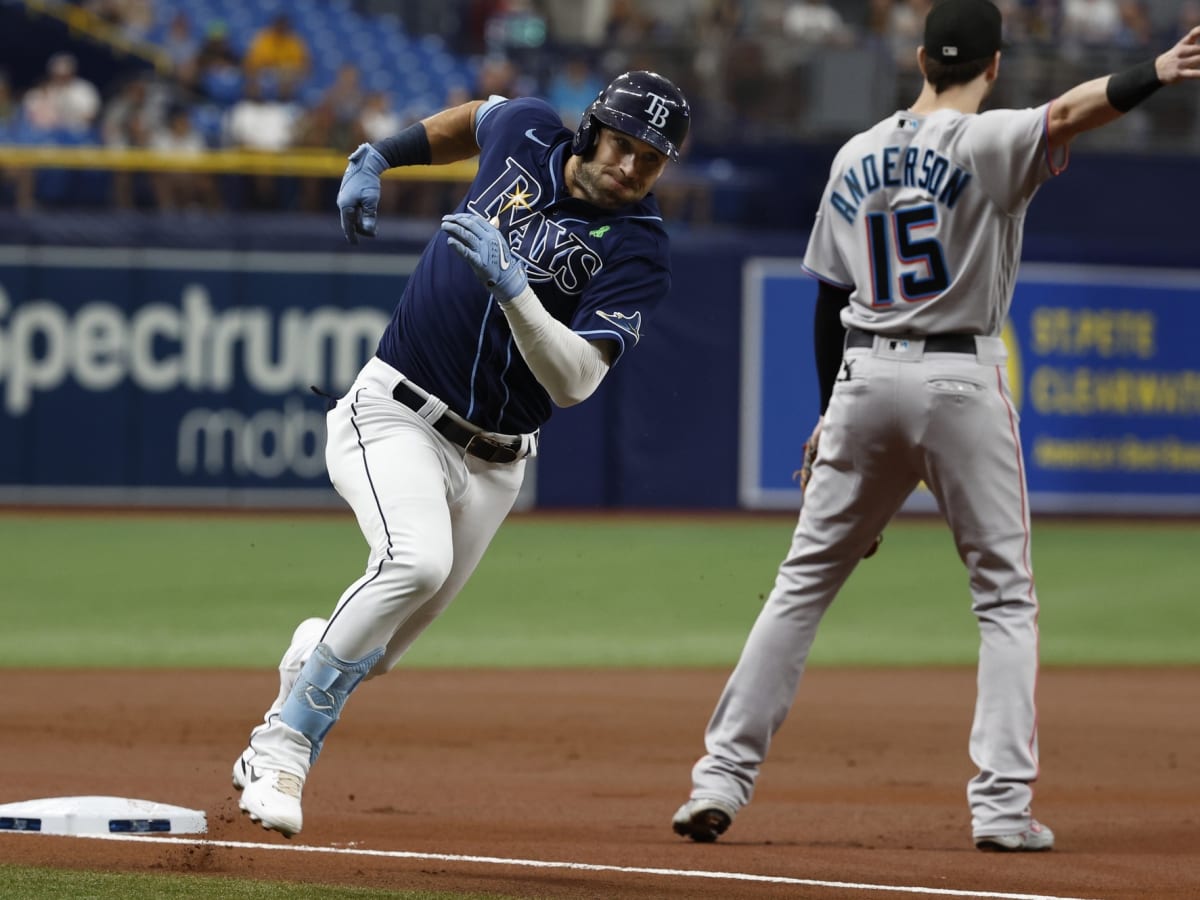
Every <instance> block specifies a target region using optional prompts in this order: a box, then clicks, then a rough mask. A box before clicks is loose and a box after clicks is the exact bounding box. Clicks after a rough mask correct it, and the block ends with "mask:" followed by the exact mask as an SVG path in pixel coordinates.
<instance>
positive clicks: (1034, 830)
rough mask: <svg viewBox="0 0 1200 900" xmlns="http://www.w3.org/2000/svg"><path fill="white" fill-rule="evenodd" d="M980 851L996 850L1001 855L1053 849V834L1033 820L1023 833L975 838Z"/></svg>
mask: <svg viewBox="0 0 1200 900" xmlns="http://www.w3.org/2000/svg"><path fill="white" fill-rule="evenodd" d="M975 846H976V847H978V848H979V849H980V850H998V851H1000V852H1001V853H1021V852H1024V853H1029V852H1036V851H1039V850H1053V849H1054V832H1053V831H1051V830H1050V829H1049V828H1047V827H1046V826H1045V825H1043V824H1042V823H1041V822H1039V821H1038V820H1037V819H1033V820H1032V821H1031V822H1030V823H1029V827H1028V828H1027V829H1026V830H1025V831H1018V832H1015V833H1013V834H987V835H983V836H982V837H977V838H975Z"/></svg>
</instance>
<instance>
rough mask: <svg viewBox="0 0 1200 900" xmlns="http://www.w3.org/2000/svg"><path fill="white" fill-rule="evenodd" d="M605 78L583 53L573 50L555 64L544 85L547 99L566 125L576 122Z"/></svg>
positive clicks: (573, 126)
mask: <svg viewBox="0 0 1200 900" xmlns="http://www.w3.org/2000/svg"><path fill="white" fill-rule="evenodd" d="M604 85H605V82H604V81H603V80H602V79H601V78H600V77H599V76H598V75H597V74H596V73H595V71H593V69H592V66H591V63H589V62H588V59H587V57H586V56H583V55H581V54H574V55H572V56H569V57H567V59H566V60H565V61H564V62H563V63H562V65H560V66H557V67H555V69H554V72H553V74H552V75H551V76H550V79H549V82H548V83H547V85H546V93H545V96H546V100H547V101H548V102H549V103H550V105H551V106H553V107H554V108H555V109H556V110H558V114H559V115H560V116H562V120H563V124H565V125H566V126H567V127H568V128H575V127H576V126H578V125H579V117H580V116H582V115H583V111H584V110H585V109H587V108H588V107H589V106H590V105H591V103H592V101H593V100H595V99H596V96H597V95H598V94H599V93H600V90H601V89H602V88H603V87H604Z"/></svg>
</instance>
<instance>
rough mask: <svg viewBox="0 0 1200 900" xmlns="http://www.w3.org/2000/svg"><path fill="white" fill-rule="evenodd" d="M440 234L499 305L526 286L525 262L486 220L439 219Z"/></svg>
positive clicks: (458, 215)
mask: <svg viewBox="0 0 1200 900" xmlns="http://www.w3.org/2000/svg"><path fill="white" fill-rule="evenodd" d="M442 231H444V232H446V237H447V240H448V241H449V242H450V246H451V247H453V248H454V250H455V252H456V253H458V255H459V256H461V257H462V258H463V259H465V260H466V261H467V263H468V264H469V265H470V266H471V268H472V269H474V270H475V277H476V278H478V279H479V280H480V282H482V284H483V286H484V287H486V288H487V289H488V290H489V291H491V292H492V296H493V297H495V298H496V299H497V300H499V301H500V302H501V303H507V302H508V301H509V300H511V299H512V298H513V297H515V296H517V294H519V293H521V291H523V290H525V287H526V285H528V284H529V279H528V278H527V277H526V276H525V263H524V261H522V260H521V259H520V258H519V257H517V256H516V255H515V254H514V253H513V252H512V250H511V249H510V248H509V246H508V241H506V240H505V239H504V235H502V234H501V233H500V230H499V229H498V228H496V226H495V225H493V224H492V223H491V222H489V221H488V220H487V219H484V218H482V217H480V216H477V215H475V214H474V213H451V214H450V215H448V216H443V217H442Z"/></svg>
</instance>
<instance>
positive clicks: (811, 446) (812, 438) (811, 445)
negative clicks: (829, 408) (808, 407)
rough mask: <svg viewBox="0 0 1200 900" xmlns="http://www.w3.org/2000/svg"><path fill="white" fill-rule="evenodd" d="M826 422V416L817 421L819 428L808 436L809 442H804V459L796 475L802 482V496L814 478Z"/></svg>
mask: <svg viewBox="0 0 1200 900" xmlns="http://www.w3.org/2000/svg"><path fill="white" fill-rule="evenodd" d="M824 421H825V417H824V416H821V417H820V418H819V419H817V426H816V427H815V428H814V429H813V430H812V434H810V435H809V436H808V440H807V441H805V442H804V449H803V452H804V459H803V462H801V464H800V468H799V469H797V470H796V474H795V478H796V480H797V481H798V482H800V493H802V494H803V493H804V491H805V490H807V489H808V482H809V479H811V478H812V470H813V463H815V462H816V461H817V444H818V443H819V442H820V440H821V424H822V423H823V422H824Z"/></svg>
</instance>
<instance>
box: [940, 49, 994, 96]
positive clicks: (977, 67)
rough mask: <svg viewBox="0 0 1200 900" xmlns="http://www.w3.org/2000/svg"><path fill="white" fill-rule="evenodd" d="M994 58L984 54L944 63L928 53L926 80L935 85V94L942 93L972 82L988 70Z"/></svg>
mask: <svg viewBox="0 0 1200 900" xmlns="http://www.w3.org/2000/svg"><path fill="white" fill-rule="evenodd" d="M994 58H995V57H993V56H984V57H981V58H979V59H972V60H970V61H969V62H959V63H943V62H938V61H937V60H936V59H934V58H933V57H931V56H929V55H928V54H926V55H925V80H926V81H928V82H929V83H930V84H931V85H933V92H934V93H935V94H940V93H942V92H944V91H946V90H948V89H949V88H952V87H958V86H959V85H960V84H970V83H971V82H972V81H974V80H975V79H976V78H978V77H979V76H980V75H982V74H983V73H984V72H985V71H986V70H987V67H988V66H990V65H991V64H992V60H993V59H994Z"/></svg>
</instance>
